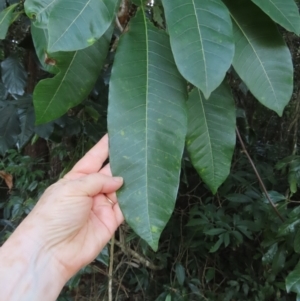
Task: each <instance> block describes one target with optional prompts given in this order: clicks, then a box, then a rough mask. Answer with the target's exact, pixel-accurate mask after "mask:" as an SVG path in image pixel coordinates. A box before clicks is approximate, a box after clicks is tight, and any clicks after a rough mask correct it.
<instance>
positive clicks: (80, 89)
mask: <svg viewBox="0 0 300 301" xmlns="http://www.w3.org/2000/svg"><path fill="white" fill-rule="evenodd" d="M111 33H112V28H110V29H109V30H108V31H107V32H106V34H105V35H104V36H103V37H102V38H101V39H100V40H98V41H97V42H96V43H95V44H94V45H92V46H90V47H88V48H86V49H83V50H78V51H75V52H57V53H53V54H52V55H51V59H53V60H55V61H56V66H57V67H58V68H59V70H60V71H59V73H58V74H57V75H56V76H54V77H53V78H48V79H45V80H41V81H40V82H39V83H38V85H37V86H36V88H35V90H34V93H33V101H34V108H35V113H36V124H41V123H46V122H49V121H51V120H54V119H56V118H58V117H60V116H62V115H63V114H65V113H66V112H67V111H68V110H69V109H70V108H72V107H74V106H76V105H78V104H79V103H81V102H82V101H83V100H84V99H85V98H86V97H87V96H88V94H89V93H90V91H91V89H92V88H93V86H94V84H95V82H96V80H97V77H98V76H99V73H100V71H101V69H102V66H103V64H104V61H105V58H106V55H107V50H108V47H109V42H110V38H111Z"/></svg>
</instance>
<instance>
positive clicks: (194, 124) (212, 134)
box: [186, 83, 236, 193]
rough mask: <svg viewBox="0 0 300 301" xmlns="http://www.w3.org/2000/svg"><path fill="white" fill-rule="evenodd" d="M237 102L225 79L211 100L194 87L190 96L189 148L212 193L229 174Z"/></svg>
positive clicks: (198, 170)
mask: <svg viewBox="0 0 300 301" xmlns="http://www.w3.org/2000/svg"><path fill="white" fill-rule="evenodd" d="M235 120H236V118H235V106H234V101H233V97H232V95H231V92H230V89H229V87H228V86H227V85H226V84H225V83H223V84H222V85H221V86H220V87H219V88H218V89H217V90H215V91H214V92H213V93H212V95H211V97H210V98H209V100H205V99H204V97H203V94H202V93H201V92H200V90H198V89H194V90H193V91H192V92H191V93H190V95H189V100H188V134H187V142H186V144H187V150H188V152H189V155H190V158H191V161H192V164H193V166H194V167H195V168H196V170H197V172H198V173H199V175H200V176H201V178H202V180H203V181H204V182H205V183H206V184H207V185H208V186H209V188H210V189H211V191H212V192H213V193H216V191H217V189H218V187H219V186H220V185H221V184H222V183H223V182H224V181H225V179H226V178H227V176H228V174H229V171H230V165H231V158H232V155H233V150H234V146H235Z"/></svg>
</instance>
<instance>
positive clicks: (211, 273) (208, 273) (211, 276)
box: [205, 268, 215, 283]
mask: <svg viewBox="0 0 300 301" xmlns="http://www.w3.org/2000/svg"><path fill="white" fill-rule="evenodd" d="M214 278H215V269H214V268H208V269H207V270H206V273H205V281H206V283H209V282H210V281H211V280H213V279H214Z"/></svg>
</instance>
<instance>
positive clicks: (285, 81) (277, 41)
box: [224, 0, 293, 116]
mask: <svg viewBox="0 0 300 301" xmlns="http://www.w3.org/2000/svg"><path fill="white" fill-rule="evenodd" d="M224 3H225V4H226V5H227V7H228V8H229V10H230V13H231V16H232V20H233V36H234V40H235V56H234V59H233V63H232V64H233V67H234V69H235V70H236V72H237V73H238V75H239V76H240V77H241V79H242V80H243V82H244V83H245V84H246V85H247V87H248V88H249V90H250V91H251V92H252V94H253V95H254V96H255V97H256V98H257V99H258V100H259V101H260V102H261V103H262V104H263V105H264V106H266V107H267V108H269V109H271V110H273V111H275V112H276V113H277V114H278V115H279V116H281V115H282V112H283V109H284V108H285V106H286V105H287V104H288V102H289V101H290V99H291V96H292V92H293V64H292V59H291V54H290V52H289V49H288V47H287V46H286V44H285V42H284V40H283V39H282V37H281V35H280V34H279V32H278V29H277V27H276V25H275V24H274V22H273V21H272V20H270V19H269V18H268V16H267V15H265V14H264V13H263V12H262V11H261V10H260V9H259V8H258V7H257V6H256V5H255V4H254V3H252V2H251V1H248V0H239V1H236V0H224ZM253 16H255V18H254V17H253Z"/></svg>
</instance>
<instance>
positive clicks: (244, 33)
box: [230, 13, 278, 107]
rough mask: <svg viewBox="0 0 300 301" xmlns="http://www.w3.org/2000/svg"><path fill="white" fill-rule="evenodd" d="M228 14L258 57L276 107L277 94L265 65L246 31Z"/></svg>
mask: <svg viewBox="0 0 300 301" xmlns="http://www.w3.org/2000/svg"><path fill="white" fill-rule="evenodd" d="M230 15H231V17H232V19H233V20H234V22H235V24H236V25H237V27H238V28H239V29H240V31H241V32H242V34H243V35H244V37H245V38H246V40H247V41H248V43H249V45H250V46H251V48H252V50H253V52H254V53H255V56H256V57H257V59H258V61H259V63H260V65H261V67H262V69H263V71H264V73H265V75H266V78H267V80H268V82H269V84H270V87H271V89H272V93H273V95H274V98H275V102H276V107H277V104H278V99H277V95H276V93H275V90H274V88H273V85H272V82H271V80H270V78H269V76H268V74H267V71H266V69H265V66H264V65H263V63H262V61H261V59H260V57H259V56H258V54H257V52H256V50H255V48H254V46H253V45H252V43H251V42H250V40H249V39H248V36H247V34H246V32H245V31H244V30H243V29H242V27H241V26H240V25H239V23H238V21H237V20H236V18H234V16H233V15H232V14H231V13H230Z"/></svg>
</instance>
